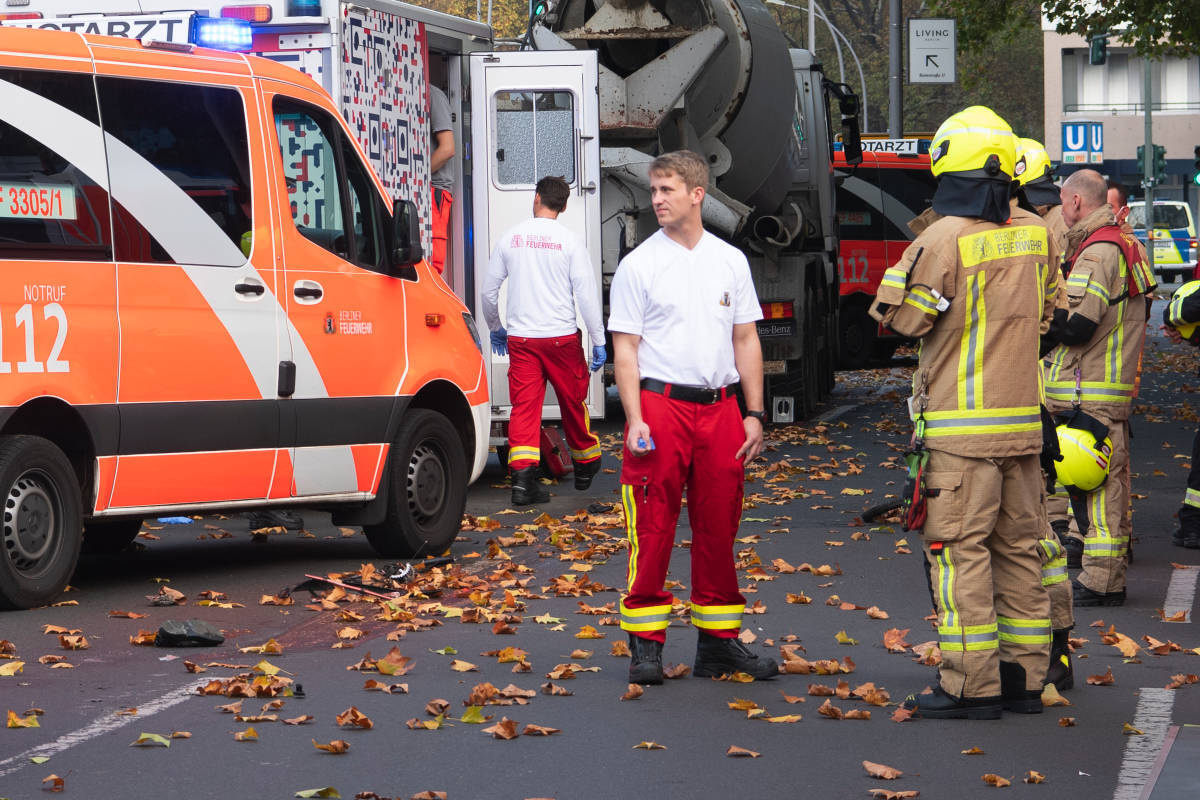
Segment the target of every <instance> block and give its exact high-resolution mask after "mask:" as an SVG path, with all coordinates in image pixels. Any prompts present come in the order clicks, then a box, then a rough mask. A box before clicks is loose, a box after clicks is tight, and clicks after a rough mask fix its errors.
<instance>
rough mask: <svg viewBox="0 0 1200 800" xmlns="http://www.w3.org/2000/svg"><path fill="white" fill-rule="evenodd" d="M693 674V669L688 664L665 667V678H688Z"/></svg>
mask: <svg viewBox="0 0 1200 800" xmlns="http://www.w3.org/2000/svg"><path fill="white" fill-rule="evenodd" d="M690 674H692V668H691V667H689V666H688V665H687V664H668V665H667V666H665V667H663V677H664V678H686V677H687V676H688V675H690Z"/></svg>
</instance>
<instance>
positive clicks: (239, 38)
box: [191, 15, 254, 52]
mask: <svg viewBox="0 0 1200 800" xmlns="http://www.w3.org/2000/svg"><path fill="white" fill-rule="evenodd" d="M191 40H192V42H193V43H194V44H195V45H196V46H197V47H211V48H213V49H215V50H233V51H236V52H249V50H250V48H251V46H252V44H253V41H254V32H253V30H252V29H251V26H250V23H249V22H248V21H246V20H244V19H231V18H229V17H201V16H198V15H197V16H195V17H193V18H192V36H191Z"/></svg>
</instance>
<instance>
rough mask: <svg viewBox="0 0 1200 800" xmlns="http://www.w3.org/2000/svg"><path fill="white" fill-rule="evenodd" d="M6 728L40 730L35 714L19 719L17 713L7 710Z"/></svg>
mask: <svg viewBox="0 0 1200 800" xmlns="http://www.w3.org/2000/svg"><path fill="white" fill-rule="evenodd" d="M6 727H9V728H40V727H41V725H40V724H38V718H37V714H30V715H29V716H27V717H21V716H19V715H18V714H17V712H15V711H13V710H11V709H9V712H8V725H7V726H6Z"/></svg>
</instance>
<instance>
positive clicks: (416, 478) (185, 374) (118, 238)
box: [0, 27, 490, 607]
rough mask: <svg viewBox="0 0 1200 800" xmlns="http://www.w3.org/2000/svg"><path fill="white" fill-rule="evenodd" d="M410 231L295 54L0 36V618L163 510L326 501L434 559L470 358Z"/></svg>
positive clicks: (447, 516)
mask: <svg viewBox="0 0 1200 800" xmlns="http://www.w3.org/2000/svg"><path fill="white" fill-rule="evenodd" d="M397 194H400V193H397ZM421 224H422V220H421V219H420V214H419V213H418V212H417V210H416V208H415V207H414V205H413V203H412V202H410V201H408V200H406V199H404V198H403V197H402V196H401V198H400V199H398V200H397V201H396V202H395V203H394V205H393V200H392V198H391V197H389V194H388V192H387V191H386V190H385V188H384V185H383V183H382V182H381V181H380V179H379V178H378V177H377V176H376V174H375V172H374V171H373V170H372V168H371V167H370V166H369V162H368V160H367V158H366V156H365V155H364V152H363V150H362V148H361V147H360V146H359V144H358V141H357V137H356V135H355V132H354V131H353V130H352V129H351V127H350V126H348V125H347V124H346V122H345V120H344V119H343V116H342V114H341V113H340V112H339V109H338V107H337V106H336V105H335V104H334V103H333V102H332V101H331V100H330V97H329V96H328V94H327V93H326V92H325V91H324V90H322V89H321V87H319V86H318V85H317V84H316V83H315V82H314V81H312V80H311V79H310V78H308V77H307V76H305V75H303V74H302V73H300V72H298V71H296V70H294V69H291V68H289V67H286V66H282V65H280V64H277V63H275V62H273V61H269V60H265V59H260V58H255V57H251V56H245V55H242V54H240V53H229V52H221V51H217V50H206V49H195V48H193V47H192V46H191V45H189V44H182V43H172V42H164V43H162V44H161V45H159V44H156V43H154V42H149V41H147V42H141V41H138V40H136V39H130V38H116V37H108V36H92V35H82V34H79V33H67V32H51V31H42V30H30V29H22V28H9V27H0V266H2V267H3V269H0V493H2V494H3V496H4V504H5V508H4V513H3V516H2V518H0V526H2V527H0V606H7V607H29V606H34V605H38V604H42V603H46V602H48V601H50V600H51V599H53V598H54V597H55V596H56V595H57V594H58V593H59V592H60V591H61V590H62V589H63V587H64V586H65V584H66V583H67V580H68V579H69V578H70V576H71V573H72V571H73V569H74V566H75V563H76V559H77V556H78V553H79V551H80V547H81V543H82V544H87V545H90V546H92V547H94V548H105V547H116V546H122V545H124V544H126V543H128V542H129V541H130V540H132V538H133V537H134V536H135V535H136V533H137V530H138V527H139V525H140V521H141V519H142V518H144V517H147V516H157V515H160V514H175V513H198V512H205V511H209V510H217V509H222V510H228V509H250V508H263V507H271V506H277V507H286V506H298V505H302V506H305V507H310V508H325V509H327V510H330V511H332V512H333V514H334V519H335V521H337V522H340V523H343V524H359V525H362V526H363V528H364V530H365V531H366V534H367V536H368V538H369V539H370V541H371V543H372V544H373V545H374V546H375V548H376V549H377V550H378V551H379V552H380V553H381V554H384V555H389V556H421V555H426V554H430V553H440V552H441V551H443V550H444V549H445V548H446V547H447V546H448V545H449V543H450V542H451V541H452V540H453V537H454V536H455V533H456V531H457V530H458V528H459V523H460V518H461V514H462V509H463V504H464V502H465V494H466V488H467V485H468V483H469V482H470V481H471V480H473V479H474V478H475V477H476V476H478V474H479V473H480V471H481V470H482V468H483V464H484V461H485V460H486V458H487V446H488V433H489V421H490V413H489V411H490V410H489V402H488V373H487V368H486V362H485V359H484V357H483V354H482V350H481V347H480V341H479V336H478V333H477V331H476V330H475V326H474V322H473V320H472V318H471V315H470V314H469V313H468V311H467V309H466V307H465V306H464V305H463V304H462V303H461V302H460V301H459V299H458V298H457V297H456V296H455V295H454V294H453V292H452V291H450V289H449V288H448V287H447V286H446V284H445V282H444V281H442V280H441V279H439V278H438V277H437V276H435V275H434V274H433V273H432V272H431V270H430V268H429V266H428V265H427V264H426V262H425V261H424V260H422V258H421V246H420V239H421V232H420V227H421Z"/></svg>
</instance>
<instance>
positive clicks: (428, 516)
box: [363, 409, 471, 558]
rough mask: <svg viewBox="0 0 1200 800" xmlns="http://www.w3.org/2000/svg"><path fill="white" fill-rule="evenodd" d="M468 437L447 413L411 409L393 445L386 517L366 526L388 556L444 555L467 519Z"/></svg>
mask: <svg viewBox="0 0 1200 800" xmlns="http://www.w3.org/2000/svg"><path fill="white" fill-rule="evenodd" d="M470 477H471V476H470V472H469V471H468V470H467V460H466V456H465V455H463V449H462V441H461V440H460V439H459V437H458V433H457V432H456V431H455V430H454V426H453V425H451V424H450V421H449V420H447V419H446V418H445V417H444V416H442V415H441V414H438V413H437V412H434V411H429V410H427V409H414V410H412V411H409V412H408V413H407V414H406V415H405V418H404V421H403V422H401V423H400V430H399V431H398V432H397V433H396V441H395V443H394V444H393V445H392V452H391V468H390V470H389V476H388V486H387V491H388V509H387V516H386V518H385V519H384V521H383V522H382V523H380V524H378V525H367V526H364V527H363V532H364V533H366V535H367V539H368V541H370V542H371V546H372V547H374V548H375V550H376V552H378V553H379V554H380V555H381V556H386V557H388V558H424V557H426V556H440V555H441V554H442V553H444V552H446V549H447V548H448V547H450V544H451V542H453V541H454V537H455V536H456V535H457V534H458V530H459V527H460V525H461V524H462V514H463V508H464V507H465V506H466V503H467V482H468V480H469V479H470Z"/></svg>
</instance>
